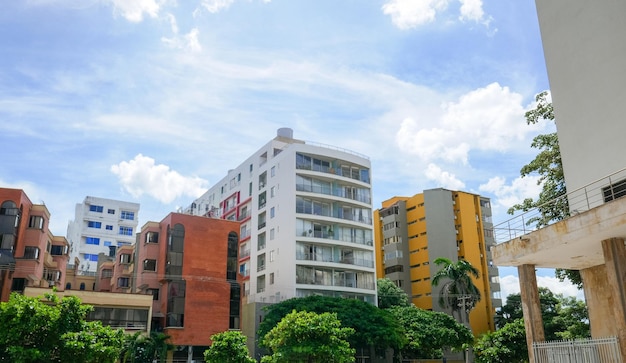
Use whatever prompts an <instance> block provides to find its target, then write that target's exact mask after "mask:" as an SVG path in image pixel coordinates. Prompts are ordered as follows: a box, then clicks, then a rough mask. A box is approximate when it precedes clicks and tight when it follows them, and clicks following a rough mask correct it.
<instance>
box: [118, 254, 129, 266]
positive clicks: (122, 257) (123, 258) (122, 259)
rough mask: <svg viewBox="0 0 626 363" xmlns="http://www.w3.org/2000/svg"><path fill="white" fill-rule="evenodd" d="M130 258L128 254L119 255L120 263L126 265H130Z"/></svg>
mask: <svg viewBox="0 0 626 363" xmlns="http://www.w3.org/2000/svg"><path fill="white" fill-rule="evenodd" d="M130 258H131V256H130V255H129V254H128V253H124V254H121V255H120V263H125V264H128V263H130V261H131V260H130Z"/></svg>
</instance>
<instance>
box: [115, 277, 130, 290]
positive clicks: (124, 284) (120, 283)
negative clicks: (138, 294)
mask: <svg viewBox="0 0 626 363" xmlns="http://www.w3.org/2000/svg"><path fill="white" fill-rule="evenodd" d="M117 287H120V288H128V287H130V279H129V278H128V277H120V278H118V279H117Z"/></svg>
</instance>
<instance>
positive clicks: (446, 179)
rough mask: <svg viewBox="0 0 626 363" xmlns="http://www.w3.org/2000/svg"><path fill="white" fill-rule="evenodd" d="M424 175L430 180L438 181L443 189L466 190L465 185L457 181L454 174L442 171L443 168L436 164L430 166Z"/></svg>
mask: <svg viewBox="0 0 626 363" xmlns="http://www.w3.org/2000/svg"><path fill="white" fill-rule="evenodd" d="M424 174H425V175H426V177H427V178H428V179H430V180H434V181H436V182H437V183H438V184H439V185H440V186H441V187H442V188H446V189H452V190H461V189H463V188H465V183H463V182H462V181H460V180H459V179H457V178H456V176H455V175H454V174H452V173H450V172H447V171H443V170H441V168H440V167H438V166H437V165H435V164H429V165H428V168H426V171H425V172H424Z"/></svg>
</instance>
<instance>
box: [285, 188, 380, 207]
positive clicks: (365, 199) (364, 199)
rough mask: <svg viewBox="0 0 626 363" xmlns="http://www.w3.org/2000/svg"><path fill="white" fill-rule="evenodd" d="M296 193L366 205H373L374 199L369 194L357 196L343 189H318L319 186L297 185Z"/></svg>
mask: <svg viewBox="0 0 626 363" xmlns="http://www.w3.org/2000/svg"><path fill="white" fill-rule="evenodd" d="M296 191H299V192H308V193H315V194H323V195H330V196H334V197H339V198H345V199H350V200H354V201H357V202H361V203H365V204H371V203H372V198H371V197H370V195H369V194H366V195H363V194H358V193H357V194H354V193H349V192H346V190H345V189H344V188H342V187H334V188H331V187H318V186H312V185H305V184H296Z"/></svg>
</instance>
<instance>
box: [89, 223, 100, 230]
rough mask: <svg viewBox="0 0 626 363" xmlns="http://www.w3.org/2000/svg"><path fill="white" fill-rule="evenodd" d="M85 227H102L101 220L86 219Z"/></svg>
mask: <svg viewBox="0 0 626 363" xmlns="http://www.w3.org/2000/svg"><path fill="white" fill-rule="evenodd" d="M87 227H89V228H98V229H100V228H102V222H94V221H88V222H87Z"/></svg>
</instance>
